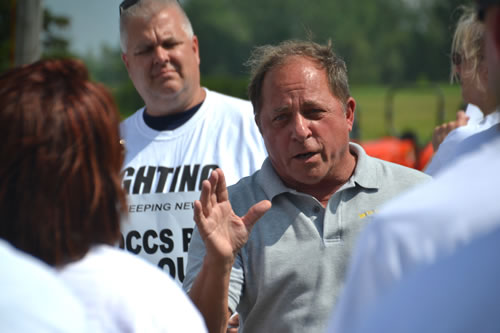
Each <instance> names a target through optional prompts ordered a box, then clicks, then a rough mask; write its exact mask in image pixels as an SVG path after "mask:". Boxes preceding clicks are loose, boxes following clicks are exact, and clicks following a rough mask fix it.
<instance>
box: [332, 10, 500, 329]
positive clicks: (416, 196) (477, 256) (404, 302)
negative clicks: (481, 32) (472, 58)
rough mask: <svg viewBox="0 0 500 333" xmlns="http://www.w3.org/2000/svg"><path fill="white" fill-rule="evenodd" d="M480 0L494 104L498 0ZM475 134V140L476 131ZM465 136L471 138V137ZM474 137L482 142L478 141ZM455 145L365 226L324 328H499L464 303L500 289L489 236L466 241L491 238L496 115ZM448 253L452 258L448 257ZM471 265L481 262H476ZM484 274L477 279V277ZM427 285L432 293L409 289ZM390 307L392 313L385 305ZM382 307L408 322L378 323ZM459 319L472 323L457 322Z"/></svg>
mask: <svg viewBox="0 0 500 333" xmlns="http://www.w3.org/2000/svg"><path fill="white" fill-rule="evenodd" d="M478 4H479V7H478V8H479V11H478V13H479V14H478V17H480V18H481V17H483V18H486V23H485V24H486V37H485V41H486V44H485V61H486V63H487V66H488V85H489V86H488V89H490V90H491V91H492V92H495V93H494V96H495V105H497V106H498V105H500V1H499V0H479V1H478ZM476 136H479V137H480V138H481V139H482V140H480V141H475V139H476V138H475V137H476ZM471 141H472V142H473V143H474V144H469V143H470V142H471ZM479 142H481V145H480V146H478V145H477V143H479ZM467 146H468V147H467ZM473 146H474V147H473ZM461 147H467V149H466V152H463V154H462V156H461V157H460V158H459V159H456V160H455V161H454V162H453V163H452V165H450V166H449V167H448V168H447V169H446V170H443V171H442V172H440V173H439V174H438V175H437V176H436V177H435V178H434V182H432V183H428V184H425V185H423V186H420V187H417V188H415V189H413V190H412V191H410V192H408V193H407V194H406V195H403V196H401V197H399V198H397V199H395V200H393V201H391V202H390V203H388V204H387V205H386V206H385V207H383V208H382V209H381V210H380V212H379V214H378V215H376V216H375V218H374V220H373V221H372V223H371V224H370V225H369V226H368V227H367V228H366V229H365V232H364V233H363V234H362V235H361V237H360V239H359V242H358V244H357V247H356V250H355V252H354V256H353V260H352V262H351V265H350V268H349V273H348V278H347V282H346V286H345V289H344V292H343V294H342V296H341V299H340V301H339V306H338V308H337V309H336V311H335V312H334V314H333V315H332V319H331V322H330V326H329V329H328V332H382V331H384V332H386V331H387V330H385V329H384V328H389V327H393V328H394V331H397V332H414V330H412V328H411V327H412V325H413V326H415V327H417V328H423V327H424V326H423V325H421V324H419V323H422V322H427V323H428V325H425V329H423V330H419V331H421V332H422V331H426V332H459V330H455V329H456V328H457V327H458V326H460V325H461V324H460V323H464V324H470V323H474V322H475V323H477V322H479V321H480V322H481V325H480V326H476V327H475V328H474V329H471V330H467V329H465V330H464V332H467V331H474V332H495V331H497V330H488V329H483V328H485V327H486V328H488V327H489V328H491V327H494V326H496V327H497V328H498V326H499V321H498V316H497V315H496V314H494V315H492V314H491V313H488V312H487V310H485V312H484V313H482V314H481V316H480V317H478V313H477V312H476V311H466V310H465V309H467V308H469V309H472V308H474V307H476V308H481V309H482V308H483V307H485V306H486V307H488V304H492V303H491V300H492V298H491V294H496V295H498V292H499V290H498V280H497V279H493V280H492V279H490V276H488V274H489V273H488V272H491V273H492V274H497V275H498V272H496V273H495V270H494V269H491V270H488V271H486V270H484V271H483V268H484V267H486V266H487V265H488V262H489V260H488V258H493V257H491V254H492V253H491V252H489V251H490V250H491V249H492V248H491V246H487V245H486V244H485V247H484V249H481V250H479V249H477V250H472V248H476V246H475V245H474V244H475V243H476V244H477V242H481V240H480V239H481V238H483V237H485V238H488V237H489V236H488V235H491V236H492V237H495V238H496V239H495V240H494V241H496V242H498V229H499V228H500V205H499V198H500V177H499V173H498V171H499V170H500V154H499V153H498V152H499V150H500V125H496V126H493V127H491V128H490V129H488V130H486V131H484V132H482V133H478V134H476V135H473V136H471V137H470V138H468V139H466V140H465V141H464V142H463V144H461ZM472 148H474V149H472ZM494 233H496V236H493V235H494ZM488 242H489V241H488ZM469 244H470V247H471V250H470V251H471V252H470V254H464V253H467V252H469V250H467V247H468V246H469ZM490 244H491V242H490ZM478 246H479V247H481V246H482V245H478ZM462 251H463V252H462ZM494 253H497V251H495V252H494ZM488 256H489V257H488ZM447 258H449V261H450V262H452V263H446V262H447V260H448V259H447ZM482 260H485V261H482ZM490 264H491V265H495V263H492V262H490ZM438 265H441V267H440V266H438ZM434 266H435V267H434ZM479 269H481V271H474V270H479ZM444 277H446V280H444ZM433 278H440V279H441V280H442V281H441V282H438V281H434V282H433V284H431V285H430V286H429V288H428V282H429V281H430V279H433ZM469 278H470V280H469ZM468 281H474V283H475V286H474V287H470V285H469V283H468ZM483 283H484V285H483V286H480V287H479V286H478V284H483ZM440 284H441V285H440ZM457 285H461V286H463V289H462V290H460V291H459V292H460V296H461V297H460V302H462V303H463V304H457V302H458V301H457V299H456V295H455V296H454V295H452V294H453V293H454V292H458V291H457V289H453V287H454V286H457ZM484 288H487V289H490V292H489V293H488V292H487V291H486V290H485V289H484ZM441 291H442V293H441ZM425 293H430V294H429V295H425V296H422V297H418V298H417V297H411V295H422V294H425ZM433 294H434V295H433ZM386 299H388V300H387V301H386ZM433 299H435V302H433ZM496 300H497V301H496V303H493V304H497V306H496V307H495V309H496V310H498V297H497V298H496ZM385 302H387V303H385ZM392 302H395V303H394V304H392ZM483 302H485V303H484V304H483ZM488 302H490V303H488ZM426 307H427V309H425V308H426ZM395 308H397V309H398V312H397V314H396V313H394V312H389V311H391V309H395ZM461 309H463V310H464V311H462V310H461ZM424 310H425V311H424ZM455 310H457V311H455ZM451 313H453V315H450V314H451ZM441 314H442V315H441ZM375 317H376V318H377V319H375ZM388 317H390V318H391V319H392V320H395V321H397V320H398V318H402V320H404V321H406V324H405V325H404V327H406V329H403V326H397V325H394V326H391V325H387V324H386V323H383V322H382V320H384V319H387V318H388ZM435 318H437V319H438V320H436V319H435ZM442 318H448V319H449V320H452V322H450V323H448V324H447V325H446V327H447V329H444V328H445V327H443V326H440V325H442V324H446V323H445V322H444V321H443V320H441V319H442ZM457 324H458V325H457ZM466 327H471V326H463V328H466ZM388 331H391V330H390V329H389V330H388Z"/></svg>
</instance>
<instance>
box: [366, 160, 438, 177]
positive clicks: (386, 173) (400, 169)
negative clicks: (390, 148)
mask: <svg viewBox="0 0 500 333" xmlns="http://www.w3.org/2000/svg"><path fill="white" fill-rule="evenodd" d="M370 158H371V159H373V163H376V164H377V165H379V172H380V175H379V176H382V177H384V178H389V179H392V180H394V181H396V182H412V183H414V182H421V181H426V180H430V179H432V177H431V176H429V175H427V174H425V173H424V172H422V171H419V170H416V169H413V168H409V167H406V166H404V165H400V164H397V163H393V162H389V161H384V160H381V159H378V158H375V157H370Z"/></svg>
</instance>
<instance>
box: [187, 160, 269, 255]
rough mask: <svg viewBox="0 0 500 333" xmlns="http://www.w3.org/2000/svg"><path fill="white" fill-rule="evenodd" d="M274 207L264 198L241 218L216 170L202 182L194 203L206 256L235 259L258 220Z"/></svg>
mask: <svg viewBox="0 0 500 333" xmlns="http://www.w3.org/2000/svg"><path fill="white" fill-rule="evenodd" d="M269 208H271V202H270V201H268V200H263V201H260V202H258V203H256V204H255V205H253V206H252V207H251V208H250V209H249V210H248V212H247V214H246V215H244V216H242V217H239V216H237V215H236V214H235V213H234V211H233V209H232V208H231V203H230V202H229V198H228V192H227V187H226V181H225V178H224V173H223V172H222V170H221V169H216V170H214V171H213V172H212V174H211V175H210V178H209V179H208V180H205V181H203V184H202V191H201V196H200V200H196V201H195V203H194V220H195V222H196V225H197V227H198V230H199V232H200V235H201V238H202V239H203V242H204V243H205V248H206V251H207V256H210V257H212V258H213V259H218V260H224V261H230V262H232V261H233V260H234V257H235V255H236V253H237V252H238V250H239V249H241V248H242V247H243V246H244V245H245V243H246V242H247V240H248V237H249V235H250V231H251V229H252V227H253V226H254V224H255V223H256V222H257V220H258V219H259V218H260V217H261V216H262V215H264V214H265V213H266V212H267V210H269Z"/></svg>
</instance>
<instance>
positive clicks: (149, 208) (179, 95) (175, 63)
mask: <svg viewBox="0 0 500 333" xmlns="http://www.w3.org/2000/svg"><path fill="white" fill-rule="evenodd" d="M120 35H121V47H122V52H123V54H122V59H123V62H124V63H125V66H126V68H127V70H128V73H129V76H130V78H131V80H132V82H133V83H134V86H135V87H136V89H137V91H138V92H139V94H140V95H141V97H142V98H143V100H144V102H145V107H143V108H141V109H139V110H138V111H137V112H135V114H133V115H132V116H130V117H129V118H128V119H126V120H125V121H124V122H123V123H122V127H121V131H122V133H121V135H122V138H123V140H124V145H125V149H126V156H125V164H124V167H123V186H124V188H125V189H126V191H127V193H128V194H129V218H128V221H124V223H123V228H122V234H123V244H122V246H123V247H124V248H125V249H127V250H128V251H130V252H133V253H136V254H139V255H140V256H142V257H144V258H146V259H147V260H148V261H150V262H152V263H153V264H154V265H158V266H160V267H161V268H162V269H163V270H164V271H166V272H168V273H170V275H171V276H172V277H173V278H175V279H176V280H177V282H179V283H181V282H182V281H183V279H184V272H185V270H184V267H185V265H186V255H187V249H188V245H189V241H190V238H191V232H192V230H193V227H194V222H193V219H192V216H193V202H194V200H195V199H198V197H199V194H200V190H201V183H202V181H203V180H204V179H207V178H208V177H209V175H210V173H211V172H212V171H213V170H214V169H216V168H218V167H219V168H221V169H222V170H224V173H225V175H226V179H227V181H228V183H229V184H233V183H235V182H237V181H238V180H239V179H240V178H241V177H244V176H248V175H250V174H252V173H253V172H254V171H256V170H258V169H260V166H261V164H262V162H263V161H264V159H265V157H266V156H267V153H266V150H265V147H264V144H263V140H262V138H261V136H260V133H259V131H258V128H257V126H256V125H255V122H254V120H253V118H254V116H253V108H252V105H251V103H250V102H248V101H244V100H241V99H238V98H234V97H230V96H226V95H223V94H220V93H217V92H214V91H210V90H208V89H206V88H203V87H201V85H200V69H199V65H200V54H199V45H198V39H197V37H196V35H194V34H193V29H192V27H191V24H190V22H189V19H188V17H187V16H186V14H185V12H184V11H183V9H182V8H181V6H180V5H179V3H178V2H177V1H175V0H138V1H137V0H136V1H127V0H126V1H124V2H122V4H121V5H120Z"/></svg>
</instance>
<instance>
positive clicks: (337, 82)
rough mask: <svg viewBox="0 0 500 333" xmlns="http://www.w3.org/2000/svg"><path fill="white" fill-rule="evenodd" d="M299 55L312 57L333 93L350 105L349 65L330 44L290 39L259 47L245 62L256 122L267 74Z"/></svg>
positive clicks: (329, 42)
mask: <svg viewBox="0 0 500 333" xmlns="http://www.w3.org/2000/svg"><path fill="white" fill-rule="evenodd" d="M296 56H299V57H306V58H310V59H311V60H313V61H315V62H317V63H318V65H320V66H321V67H322V68H324V69H325V71H326V74H327V77H328V82H329V84H330V91H331V92H332V93H333V95H334V96H335V97H337V98H339V99H340V101H341V102H342V103H343V104H346V103H347V100H348V99H349V97H350V92H349V82H348V79H347V66H346V64H345V62H344V61H343V60H342V59H341V58H340V57H339V56H338V55H337V54H335V52H334V51H333V49H332V43H331V41H328V42H327V44H326V45H320V44H318V43H315V42H312V41H301V40H288V41H284V42H281V43H280V44H278V45H264V46H259V47H256V48H255V49H254V50H253V52H252V54H251V56H250V59H249V60H248V61H247V62H246V65H247V66H249V67H250V70H251V78H250V84H249V85H248V97H249V98H250V101H251V102H252V105H253V108H254V113H255V118H256V120H258V115H259V114H260V109H261V107H262V100H261V98H262V84H263V82H264V78H265V76H266V74H267V73H268V72H270V71H271V70H272V69H274V68H277V67H280V66H281V65H283V64H285V63H286V61H287V60H289V59H290V58H291V57H296Z"/></svg>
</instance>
